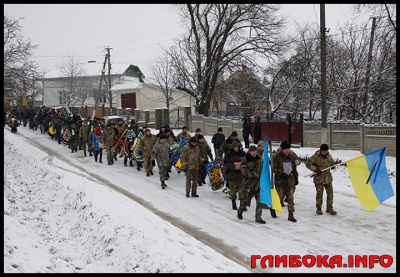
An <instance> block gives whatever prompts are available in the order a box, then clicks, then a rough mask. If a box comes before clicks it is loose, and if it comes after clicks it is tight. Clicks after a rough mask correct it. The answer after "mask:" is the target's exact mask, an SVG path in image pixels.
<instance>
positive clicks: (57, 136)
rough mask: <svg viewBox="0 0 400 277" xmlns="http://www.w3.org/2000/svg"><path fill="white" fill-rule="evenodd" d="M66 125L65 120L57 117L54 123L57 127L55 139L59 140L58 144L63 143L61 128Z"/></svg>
mask: <svg viewBox="0 0 400 277" xmlns="http://www.w3.org/2000/svg"><path fill="white" fill-rule="evenodd" d="M63 126H64V121H63V120H62V119H61V117H57V121H56V122H55V123H54V128H55V129H56V134H55V139H56V140H57V141H58V144H61V130H62V128H63Z"/></svg>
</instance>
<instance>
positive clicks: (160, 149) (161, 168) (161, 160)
mask: <svg viewBox="0 0 400 277" xmlns="http://www.w3.org/2000/svg"><path fill="white" fill-rule="evenodd" d="M153 151H154V157H155V159H156V161H157V166H158V173H159V175H160V181H161V187H162V189H165V187H167V184H166V183H165V180H167V175H168V167H169V164H170V159H169V144H168V142H167V138H166V137H165V135H164V134H161V135H160V137H159V138H158V140H157V142H156V143H155V144H154V147H153Z"/></svg>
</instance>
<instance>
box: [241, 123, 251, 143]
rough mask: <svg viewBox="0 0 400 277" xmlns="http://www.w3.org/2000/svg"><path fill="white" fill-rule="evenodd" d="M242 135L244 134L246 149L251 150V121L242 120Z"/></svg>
mask: <svg viewBox="0 0 400 277" xmlns="http://www.w3.org/2000/svg"><path fill="white" fill-rule="evenodd" d="M242 123H243V124H242V134H243V140H244V147H245V148H249V146H250V139H249V136H250V121H249V120H248V119H247V118H246V117H243V118H242Z"/></svg>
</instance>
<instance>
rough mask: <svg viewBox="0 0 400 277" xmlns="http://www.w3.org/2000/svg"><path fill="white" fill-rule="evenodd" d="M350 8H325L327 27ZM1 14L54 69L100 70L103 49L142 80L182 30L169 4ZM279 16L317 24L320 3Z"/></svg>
mask: <svg viewBox="0 0 400 277" xmlns="http://www.w3.org/2000/svg"><path fill="white" fill-rule="evenodd" d="M351 7H352V5H345V4H326V5H325V13H326V28H330V30H331V32H330V34H332V33H333V32H335V30H338V28H337V26H338V23H344V22H346V21H347V20H349V19H350V18H351V9H350V8H351ZM4 13H5V14H6V15H8V16H9V17H12V18H14V19H18V18H21V20H20V25H21V27H22V35H23V36H24V38H26V39H30V40H31V41H32V43H33V44H35V45H38V48H37V49H36V50H35V53H34V58H35V59H36V60H37V61H38V64H39V69H40V71H43V69H42V68H44V69H46V71H48V70H55V69H56V68H57V65H59V64H60V63H61V62H62V61H65V60H67V59H68V57H72V56H73V57H74V58H76V59H77V60H78V61H81V62H83V63H86V62H87V61H91V60H94V61H96V62H97V64H99V67H100V69H101V67H102V63H103V61H104V57H105V54H106V50H105V48H106V47H110V48H112V49H111V50H110V55H111V63H112V64H113V65H114V66H118V67H120V66H122V67H123V68H125V66H126V67H127V66H129V64H134V65H137V66H139V68H141V70H142V71H143V72H144V74H145V75H146V71H147V68H146V67H147V66H148V65H149V63H150V61H152V60H154V59H156V58H157V56H158V55H160V54H161V53H162V48H161V47H168V46H169V45H172V44H173V41H174V39H176V38H179V36H180V35H181V34H182V33H183V32H184V31H185V26H183V25H182V24H181V22H180V16H179V15H178V10H177V7H175V6H173V5H170V4H169V5H167V4H165V5H164V4H5V5H4ZM282 13H283V14H284V15H285V16H287V20H288V22H289V24H290V26H293V24H294V22H296V21H297V22H298V23H304V22H309V23H316V24H318V25H320V4H285V5H282Z"/></svg>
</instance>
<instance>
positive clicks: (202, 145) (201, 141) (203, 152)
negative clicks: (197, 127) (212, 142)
mask: <svg viewBox="0 0 400 277" xmlns="http://www.w3.org/2000/svg"><path fill="white" fill-rule="evenodd" d="M197 139H198V142H197V147H199V149H200V156H201V157H202V158H203V159H204V162H202V163H201V164H200V166H199V177H198V182H197V184H198V185H199V186H202V185H203V184H205V183H206V177H207V171H206V164H208V158H210V159H211V161H213V155H212V152H211V148H210V146H209V145H208V143H207V141H206V139H205V138H204V136H203V135H202V134H200V135H198V136H197Z"/></svg>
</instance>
